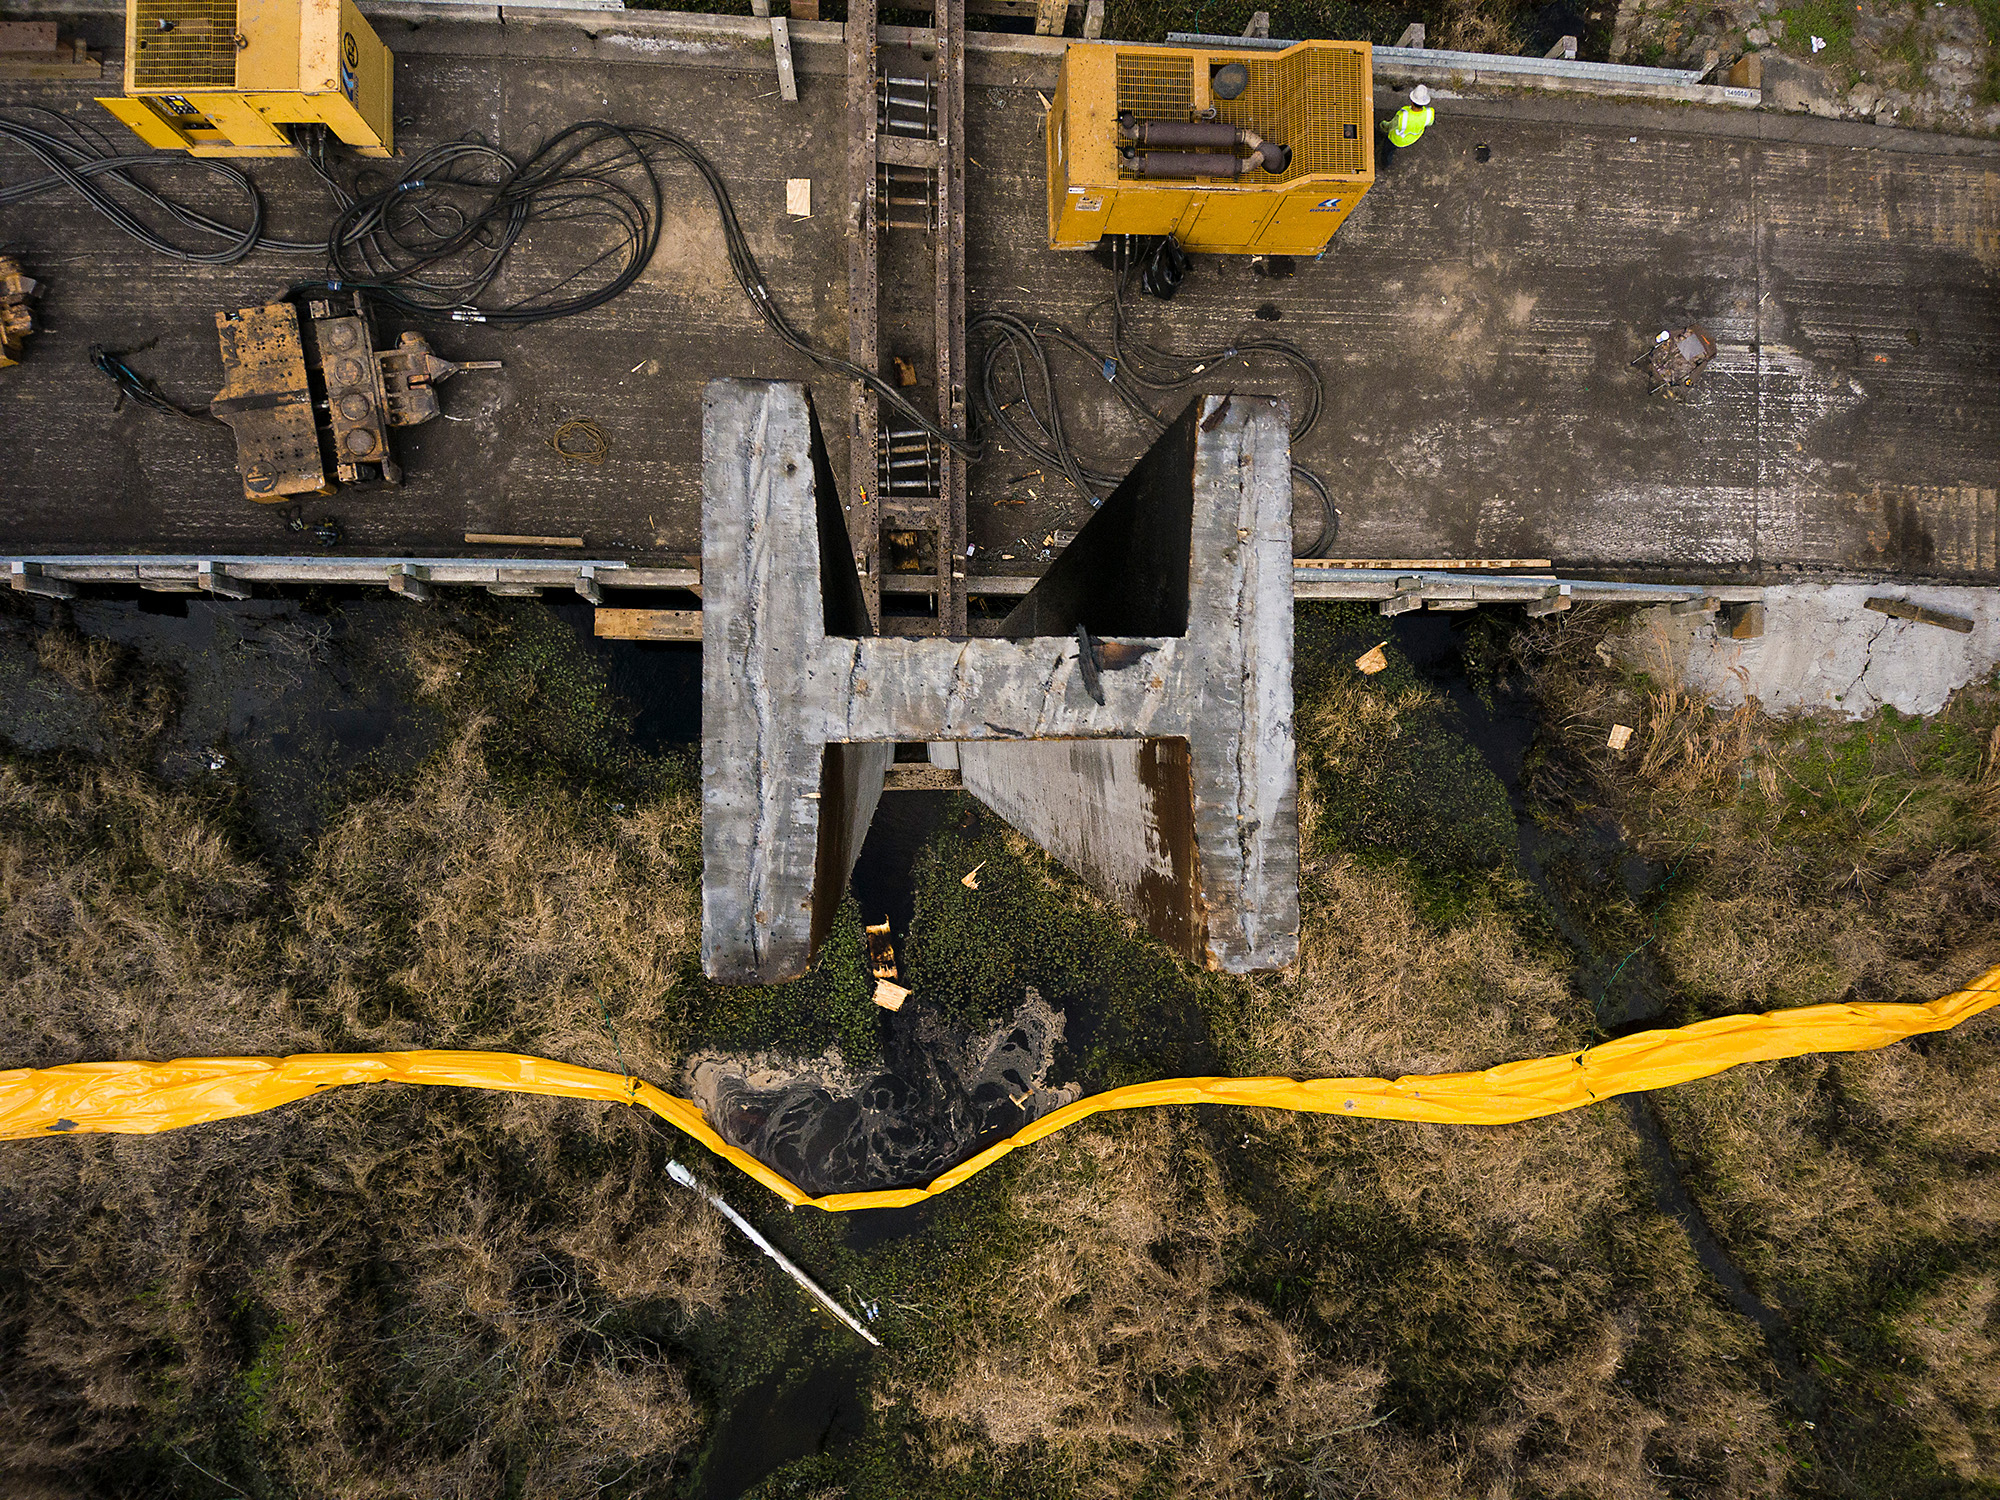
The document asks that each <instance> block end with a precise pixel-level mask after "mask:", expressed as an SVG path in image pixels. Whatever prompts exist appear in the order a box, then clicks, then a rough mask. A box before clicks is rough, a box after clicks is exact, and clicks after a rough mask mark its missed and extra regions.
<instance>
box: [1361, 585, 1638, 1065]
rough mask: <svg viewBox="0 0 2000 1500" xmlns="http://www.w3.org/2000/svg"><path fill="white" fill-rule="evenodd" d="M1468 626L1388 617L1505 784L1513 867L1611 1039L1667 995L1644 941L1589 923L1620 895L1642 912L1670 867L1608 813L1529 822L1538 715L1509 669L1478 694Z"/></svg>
mask: <svg viewBox="0 0 2000 1500" xmlns="http://www.w3.org/2000/svg"><path fill="white" fill-rule="evenodd" d="M1475 623H1476V622H1475V621H1474V620H1472V619H1470V618H1468V617H1467V616H1465V615H1461V614H1457V613H1440V614H1432V613H1429V612H1412V613H1410V614H1407V615H1399V616H1397V617H1396V619H1395V620H1394V621H1393V629H1392V634H1393V637H1394V640H1395V642H1396V645H1397V646H1398V647H1400V648H1401V649H1402V651H1403V653H1404V655H1406V656H1407V657H1408V658H1409V660H1410V663H1411V665H1412V666H1413V667H1415V669H1416V671H1417V673H1418V675H1419V676H1421V677H1422V678H1423V679H1424V680H1425V682H1426V683H1427V684H1428V685H1429V686H1430V687H1432V688H1433V689H1435V690H1436V691H1438V692H1440V693H1442V694H1444V695H1445V696H1447V697H1449V698H1450V699H1451V701H1452V704H1453V706H1454V707H1455V708H1456V709H1457V710H1458V714H1459V718H1460V722H1461V724H1462V727H1463V729H1464V732H1465V735H1466V737H1467V739H1468V740H1469V741H1470V742H1471V743H1472V744H1473V746H1474V747H1475V748H1476V749H1477V750H1478V751H1479V753H1480V756H1481V758H1482V759H1484V760H1485V762H1486V764H1487V766H1488V768H1489V769H1491V770H1492V772H1493V774H1494V775H1495V776H1496V777H1498V778H1499V780H1500V783H1501V785H1502V786H1504V787H1505V788H1506V791H1507V800H1508V804H1509V806H1510V807H1511V809H1512V811H1513V814H1514V823H1515V828H1516V851H1515V853H1516V858H1517V861H1518V863H1519V868H1520V870H1521V873H1522V874H1523V875H1524V876H1525V877H1526V878H1527V879H1528V880H1529V882H1530V883H1531V884H1533V886H1534V887H1535V889H1536V891H1537V892H1538V893H1539V894H1540V895H1541V897H1542V899H1543V902H1544V903H1545V907H1546V911H1547V914H1548V916H1549V917H1550V919H1551V920H1552V921H1553V923H1554V925H1555V927H1556V929H1557V931H1558V932H1559V933H1560V934H1561V935H1562V938H1563V940H1564V942H1565V943H1566V944H1567V945H1568V946H1569V948H1570V949H1571V951H1572V952H1573V953H1574V954H1575V955H1576V960H1577V970H1576V978H1577V982H1578V984H1579V985H1580V986H1581V987H1582V989H1583V992H1584V993H1585V994H1586V995H1588V996H1589V997H1590V999H1591V1002H1592V1005H1593V1007H1594V1009H1595V1012H1596V1021H1597V1026H1598V1029H1599V1030H1600V1031H1602V1032H1603V1033H1604V1034H1605V1035H1607V1036H1616V1035H1620V1034H1622V1033H1623V1032H1625V1031H1628V1030H1634V1029H1639V1028H1643V1027H1644V1026H1646V1025H1649V1024H1651V1023H1652V1022H1654V1021H1656V1020H1658V1019H1659V1018H1660V1017H1661V1016H1662V1015H1663V1014H1664V1013H1665V1012H1666V1010H1667V1007H1668V1004H1669V1002H1670V1001H1671V999H1672V995H1671V993H1670V991H1669V989H1668V988H1667V986H1666V984H1665V982H1664V980H1663V978H1662V976H1661V975H1660V973H1659V971H1658V968H1657V967H1656V966H1655V965H1654V963H1653V962H1652V959H1651V957H1650V954H1649V952H1648V948H1649V947H1650V944H1649V943H1647V944H1643V945H1641V946H1640V947H1638V948H1637V949H1634V948H1632V947H1631V946H1629V945H1619V946H1616V947H1614V948H1611V949H1605V948H1603V946H1602V944H1601V941H1600V939H1599V938H1598V937H1597V936H1595V935H1594V933H1593V928H1594V926H1595V925H1596V924H1595V923H1594V922H1593V921H1592V920H1591V917H1592V915H1593V909H1594V908H1596V907H1597V906H1599V905H1600V904H1602V903H1603V902H1605V901H1606V900H1616V899H1617V898H1618V896H1619V895H1620V894H1621V893H1622V895H1623V896H1625V897H1628V898H1630V900H1631V901H1632V902H1633V903H1634V904H1635V905H1637V906H1638V908H1639V909H1640V911H1641V912H1642V913H1644V914H1647V915H1648V916H1650V915H1651V913H1652V912H1654V911H1655V910H1657V907H1658V905H1659V903H1660V901H1661V900H1662V899H1664V896H1665V894H1666V887H1667V886H1668V885H1669V884H1670V880H1671V876H1672V874H1673V871H1672V870H1671V869H1670V868H1669V867H1667V866H1664V865H1661V864H1658V863H1656V862H1655V861H1652V860H1649V859H1647V858H1645V857H1644V856H1643V855H1641V854H1640V853H1638V852H1637V851H1636V850H1634V849H1632V848H1631V847H1630V846H1629V845H1628V844H1627V843H1626V842H1625V836H1624V833H1623V831H1622V830H1621V829H1620V828H1619V827H1618V824H1617V822H1616V821H1615V820H1614V819H1612V818H1611V817H1609V816H1608V815H1603V814H1599V815H1596V816H1585V817H1580V818H1577V819H1575V820H1573V823H1572V824H1571V826H1563V827H1555V826H1545V825H1544V823H1543V822H1542V821H1540V820H1538V819H1537V818H1536V817H1535V816H1534V809H1533V808H1532V807H1531V805H1530V804H1531V794H1530V788H1529V787H1528V785H1527V774H1526V773H1527V765H1528V757H1529V754H1530V752H1531V751H1532V750H1533V748H1534V745H1535V736H1536V734H1537V733H1538V731H1539V728H1540V722H1541V721H1540V711H1539V708H1538V706H1537V705H1536V703H1535V701H1534V699H1533V697H1532V696H1531V695H1530V694H1529V693H1528V691H1527V689H1526V687H1525V685H1524V684H1523V683H1522V682H1521V681H1520V680H1519V678H1518V677H1517V676H1515V675H1514V674H1512V673H1511V672H1506V671H1501V672H1499V673H1498V674H1496V676H1495V677H1494V679H1493V680H1492V681H1490V682H1488V683H1486V684H1483V685H1484V686H1485V688H1486V692H1485V695H1484V697H1482V696H1481V693H1480V691H1479V686H1480V685H1477V684H1475V683H1474V681H1473V677H1472V673H1471V671H1470V669H1469V665H1468V662H1467V658H1466V648H1467V635H1468V632H1469V631H1470V630H1471V629H1472V628H1474V627H1475Z"/></svg>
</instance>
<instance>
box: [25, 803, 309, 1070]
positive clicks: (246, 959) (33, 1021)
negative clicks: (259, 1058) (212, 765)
mask: <svg viewBox="0 0 2000 1500" xmlns="http://www.w3.org/2000/svg"><path fill="white" fill-rule="evenodd" d="M214 811H215V809H214V808H213V807H212V806H211V805H209V804H207V803H204V802H203V801H202V800H201V799H199V798H196V797H193V796H189V795H186V794H179V793H174V792H170V791H168V790H166V789H164V788H162V787H161V786H160V785H159V784H158V783H157V782H156V781H154V780H153V779H152V778H151V777H150V776H148V775H147V774H145V773H144V772H141V771H138V770H133V769H129V768H126V767H123V766H98V767H91V768H86V769H82V770H79V771H77V772H76V773H75V774H73V775H48V776H37V775H32V774H30V773H28V772H26V771H25V770H23V769H22V768H20V767H18V766H14V765H4V764H0V1013H4V1014H5V1016H6V1017H7V1019H8V1022H9V1027H10V1029H11V1031H12V1034H13V1041H12V1045H11V1046H10V1047H9V1048H8V1049H7V1050H8V1058H7V1062H8V1065H10V1066H20V1065H22V1064H46V1063H52V1062H71V1061H78V1060H82V1059H86V1058H98V1057H178V1056H185V1055H189V1054H192V1053H202V1052H219V1053H236V1052H246V1051H247V1052H263V1051H267V1050H270V1049H272V1048H273V1047H276V1048H279V1049H303V1048H310V1047H312V1046H314V1045H317V1044H318V1042H319V1041H320V1040H321V1038H322V1033H321V1032H319V1030H318V1029H317V1028H316V1027H315V1026H314V1025H313V1024H312V1022H311V1021H310V1020H309V1019H308V1018H306V1017H305V1016H303V1015H302V1014H301V1013H300V1012H299V1010H298V1009H297V1008H296V1007H295V1006H293V1005H292V1004H291V1002H290V998H289V996H288V995H287V993H286V992H285V991H284V990H283V989H282V988H281V987H280V986H278V985H276V984H274V983H273V979H274V976H275V971H274V969H273V966H272V964H271V950H272V941H273V940H272V930H271V924H270V923H269V921H268V920H267V918H266V917H265V916H264V915H263V909H264V906H265V903H266V901H267V898H268V896H269V892H270V879H269V877H268V875H267V874H266V873H265V872H264V870H263V869H262V868H261V867H260V866H259V865H257V864H256V863H255V862H254V861H252V860H250V859H248V858H246V857H244V856H243V855H242V854H240V853H239V852H238V851H237V850H236V849H234V848H233V847H232V845H231V844H230V842H229V840H228V839H227V838H226V837H225V836H224V835H223V834H222V832H221V831H220V830H219V829H218V828H217V826H216V824H215V822H214V818H213V815H214Z"/></svg>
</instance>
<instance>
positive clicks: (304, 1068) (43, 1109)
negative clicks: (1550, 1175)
mask: <svg viewBox="0 0 2000 1500" xmlns="http://www.w3.org/2000/svg"><path fill="white" fill-rule="evenodd" d="M1996 1004H2000V967H1995V968H1992V969H1989V970H1988V971H1987V972H1986V973H1985V974H1983V975H1981V976H1980V977H1979V978H1978V979H1976V980H1974V981H1973V982H1972V983H1971V984H1970V985H1968V986H1967V987H1966V988H1964V989H1962V990H1956V991H1954V992H1953V993H1951V994H1949V995H1946V996H1944V997H1943V998H1942V999H1938V1000H1932V1001H1929V1002H1928V1003H1926V1004H1922V1005H1892V1004H1849V1005H1809V1006H1804V1007H1801V1008H1799V1009H1796V1010H1780V1011H1770V1012H1767V1013H1765V1014H1762V1015H1740V1016H1718V1017H1716V1018H1714V1019H1712V1020H1707V1021H1697V1022H1695V1023H1694V1024H1693V1025H1691V1026H1682V1027H1678V1028H1676V1029H1674V1030H1670V1031H1642V1032H1638V1033H1636V1034H1634V1035H1632V1036H1627V1037H1621V1038H1619V1039H1618V1040H1616V1041H1612V1042H1606V1043H1604V1044H1603V1045H1602V1046H1598V1047H1590V1048H1587V1049H1585V1050H1584V1051H1581V1052H1565V1053H1562V1054H1560V1055H1558V1056H1555V1057H1536V1058H1528V1059H1526V1060H1524V1061H1521V1062H1510V1063H1502V1064H1501V1065H1500V1066H1498V1067H1493V1068H1487V1069H1486V1070H1485V1071H1483V1072H1478V1073H1432V1074H1415V1075H1411V1076H1409V1077H1405V1078H1396V1079H1387V1078H1313V1079H1297V1078H1163V1079H1158V1080H1156V1081H1154V1082H1152V1083H1139V1084H1132V1085H1130V1086H1129V1087H1126V1088H1119V1089H1112V1090H1110V1091H1109V1092H1107V1093H1102V1094H1093V1095H1092V1096H1091V1097H1089V1098H1087V1099H1079V1100H1077V1101H1076V1102H1075V1103H1074V1104H1068V1105H1065V1106H1063V1107H1062V1108H1061V1109H1058V1110H1055V1111H1053V1112H1052V1113H1050V1114H1046V1115H1044V1116H1042V1118H1040V1119H1039V1120H1036V1121H1034V1122H1032V1123H1031V1124H1029V1125H1026V1126H1024V1127H1023V1128H1022V1129H1020V1130H1018V1131H1016V1132H1015V1133H1014V1134H1013V1135H1011V1136H1009V1137H1008V1138H1007V1139H1006V1140H1004V1141H1000V1142H997V1143H996V1144H994V1145H991V1146H989V1147H987V1148H986V1149H985V1150H984V1151H981V1152H980V1153H979V1154H978V1155H977V1156H974V1157H972V1158H971V1159H970V1160H969V1161H965V1162H961V1163H960V1164H959V1165H958V1166H956V1167H953V1168H952V1169H951V1170H950V1171H948V1172H946V1173H944V1174H943V1175H942V1176H940V1177H938V1178H936V1179H935V1180H934V1181H932V1182H930V1183H928V1184H926V1185H925V1186H923V1187H910V1188H889V1189H884V1190H879V1191H874V1192H863V1193H830V1194H828V1195H827V1196H825V1197H823V1198H814V1197H811V1196H810V1195H808V1194H807V1193H805V1192H803V1191H801V1190H800V1189H799V1188H797V1187H795V1186H794V1185H793V1184H792V1183H790V1182H788V1181H786V1180H785V1179H784V1178H783V1177H781V1176H779V1175H778V1174H777V1173H776V1172H774V1171H772V1170H771V1169H770V1168H769V1167H767V1166H765V1165H764V1164H763V1163H762V1162H760V1161H758V1160H757V1159H756V1158H755V1157H753V1156H751V1155H750V1154H749V1153H748V1152H746V1151H744V1150H742V1149H741V1148H739V1147H736V1146H732V1145H730V1144H729V1143H728V1142H727V1141H725V1140H723V1139H722V1137H721V1136H719V1135H717V1134H716V1133H715V1130H714V1129H713V1128H712V1127H711V1126H710V1125H709V1123H708V1121H707V1120H706V1119H705V1118H704V1117H703V1115H702V1112H701V1110H700V1108H699V1107H697V1106H696V1105H695V1104H693V1103H691V1102H690V1101H688V1100H686V1099H679V1098H676V1097H675V1096H673V1095H672V1094H669V1093H666V1092H665V1091H663V1090H661V1089H658V1088H655V1087H654V1086H653V1085H652V1084H650V1083H645V1082H643V1081H641V1080H639V1079H635V1078H629V1077H626V1076H624V1075H622V1074H618V1073H606V1072H602V1071H600V1070H598V1069H596V1068H580V1067H577V1066H575V1065H574V1064H571V1063H564V1062H554V1061H551V1060H550V1059H548V1058H545V1057H524V1056H521V1055H520V1054H518V1053H511V1052H346V1053H342V1052H333V1053H302V1054H300V1055H298V1056H295V1057H189V1058H181V1059H178V1060H177V1061H174V1062H163V1063H153V1062H94V1063H67V1064H64V1065H63V1066H61V1067H54V1068H16V1069H14V1070H12V1071H10V1072H0V1139H6V1140H22V1139H26V1138H29V1137H47V1136H52V1135H70V1134H76V1133H87V1132H114V1133H118V1134H125V1135H146V1134H151V1133H153V1132H155V1131H161V1130H178V1129H179V1128H181V1127H182V1126H184V1125H197V1124H200V1123H202V1122H203V1121H206V1120H224V1119H229V1118H232V1117H234V1116H237V1115H249V1114H256V1113H258V1112H259V1111H261V1110H267V1109H275V1108H276V1107H277V1106H279V1105H281V1104H290V1103H291V1102H293V1101H294V1100H297V1099H304V1098H306V1097H308V1096H310V1095H312V1094H317V1093H320V1092H321V1091H322V1090H325V1089H331V1088H339V1087H342V1086H343V1085H346V1084H350V1083H420V1084H435V1085H446V1086H451V1087H457V1088H483V1089H504V1090H506V1091H508V1092H510V1093H517V1094H549V1095H557V1096H561V1097H564V1098H570V1099H602V1100H605V1101H606V1102H608V1103H616V1104H627V1103H636V1104H640V1105H643V1106H645V1107H646V1108H647V1109H650V1110H652V1111H653V1113H654V1114H656V1115H658V1116H659V1117H660V1118H661V1119H663V1120H665V1121H667V1123H668V1124H670V1125H673V1126H674V1127H675V1128H676V1129H679V1130H681V1131H683V1132H685V1133H686V1134H687V1135H689V1136H691V1137H693V1138H694V1139H695V1140H697V1141H699V1142H701V1144H702V1145H704V1146H706V1147H708V1149H709V1150H711V1151H713V1152H715V1153H716V1154H717V1155H719V1156H723V1157H726V1158H727V1159H728V1160H729V1161H730V1162H732V1163H733V1164H734V1165H735V1166H737V1167H738V1168H739V1169H741V1170H742V1171H743V1172H745V1173H746V1174H748V1175H749V1176H751V1177H753V1178H755V1179H756V1180H757V1181H758V1182H760V1183H762V1184H763V1185H764V1186H765V1187H767V1188H769V1189H770V1190H771V1191H772V1192H774V1193H776V1194H777V1195H778V1196H779V1197H780V1198H782V1199H784V1200H785V1201H786V1202H787V1203H789V1204H792V1205H793V1206H795V1207H810V1208H822V1209H827V1210H829V1211H831V1212H836V1213H840V1212H846V1211H849V1210H853V1209H860V1208H902V1207H906V1206H907V1205H909V1204H912V1203H917V1202H921V1201H922V1200H923V1199H925V1198H930V1197H934V1196H936V1195H937V1194H939V1193H943V1192H948V1191H949V1190H950V1189H952V1188H955V1187H957V1186H958V1185H959V1184H960V1183H961V1182H964V1181H965V1180H966V1179H967V1178H969V1177H971V1176H972V1175H973V1174H974V1173H976V1172H979V1171H983V1170H984V1169H985V1168H987V1167H990V1166H992V1165H993V1163H994V1162H996V1161H998V1160H999V1159H1000V1158H1001V1157H1003V1156H1005V1155H1006V1154H1007V1153H1008V1152H1010V1151H1013V1150H1015V1149H1017V1148H1018V1147H1021V1146H1026V1145H1029V1144H1031V1143H1033V1142H1035V1141H1039V1140H1041V1139H1043V1138H1044V1137H1045V1136H1050V1135H1053V1134H1055V1133H1056V1132H1057V1131H1058V1130H1062V1129H1065V1128H1066V1127H1068V1126H1071V1125H1074V1124H1076V1123H1077V1122H1078V1121H1079V1120H1085V1119H1088V1118H1089V1117H1090V1116H1092V1115H1096V1114H1102V1113H1104V1112H1106V1111H1108V1110H1114V1109H1144V1108H1149V1107H1151V1106H1154V1105H1161V1104H1237V1105H1247V1106H1253V1107H1256V1108H1260V1109H1292V1110H1309V1111H1312V1112H1314V1113H1317V1114H1334V1115H1351V1116H1353V1117H1354V1118H1356V1119H1365V1120H1417V1121H1425V1122H1429V1123H1432V1124H1439V1125H1511V1124H1514V1123H1516V1122H1518V1121H1521V1120H1532V1119H1535V1118H1538V1117H1539V1116H1542V1115H1552V1114H1560V1113H1561V1112H1563V1111H1564V1110H1571V1109H1581V1108H1583V1107H1584V1106H1586V1105H1590V1104H1596V1103H1599V1102H1601V1101H1603V1100H1605V1099H1610V1098H1614V1097H1616V1096H1617V1095H1619V1094H1630V1093H1637V1092H1640V1091H1643V1090H1646V1089H1659V1088H1668V1087H1671V1086H1672V1085H1674V1084H1678V1083H1687V1082H1689V1081H1691V1080H1693V1079H1697V1078H1707V1077H1710V1076H1712V1075H1713V1074H1716V1073H1720V1072H1723V1071H1724V1070H1726V1069H1729V1068H1733V1067H1735V1066H1737V1065H1738V1064H1739V1063H1748V1062H1772V1061H1775V1060H1777V1059H1779V1058H1785V1057H1802V1056H1804V1055H1805V1054H1807V1053H1810V1052H1867V1051H1872V1050H1873V1049H1875V1048H1877V1047H1886V1046H1889V1045H1890V1044H1891V1043H1894V1042H1900V1041H1903V1040H1905V1039H1906V1038H1909V1037H1913V1036H1917V1035H1920V1034H1921V1033H1924V1032H1929V1031H1948V1030H1950V1029H1951V1028H1952V1027H1954V1026H1957V1025H1959V1024H1960V1023H1961V1022H1964V1021H1969V1020H1971V1019H1972V1018H1973V1017H1974V1016H1976V1015H1978V1014H1980V1013H1981V1012H1982V1011H1985V1010H1988V1009H1990V1008H1991V1007H1992V1006H1994V1005H1996Z"/></svg>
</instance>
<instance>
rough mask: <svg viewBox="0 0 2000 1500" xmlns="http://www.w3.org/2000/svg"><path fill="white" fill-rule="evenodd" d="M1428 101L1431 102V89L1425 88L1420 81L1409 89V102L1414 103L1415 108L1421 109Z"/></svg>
mask: <svg viewBox="0 0 2000 1500" xmlns="http://www.w3.org/2000/svg"><path fill="white" fill-rule="evenodd" d="M1430 102H1431V91H1430V90H1429V89H1427V88H1425V87H1424V86H1423V85H1422V84H1421V83H1420V84H1418V85H1417V86H1416V87H1415V88H1413V89H1411V90H1410V103H1412V104H1414V105H1416V106H1417V108H1419V109H1422V108H1423V107H1424V106H1425V105H1426V104H1429V103H1430Z"/></svg>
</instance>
